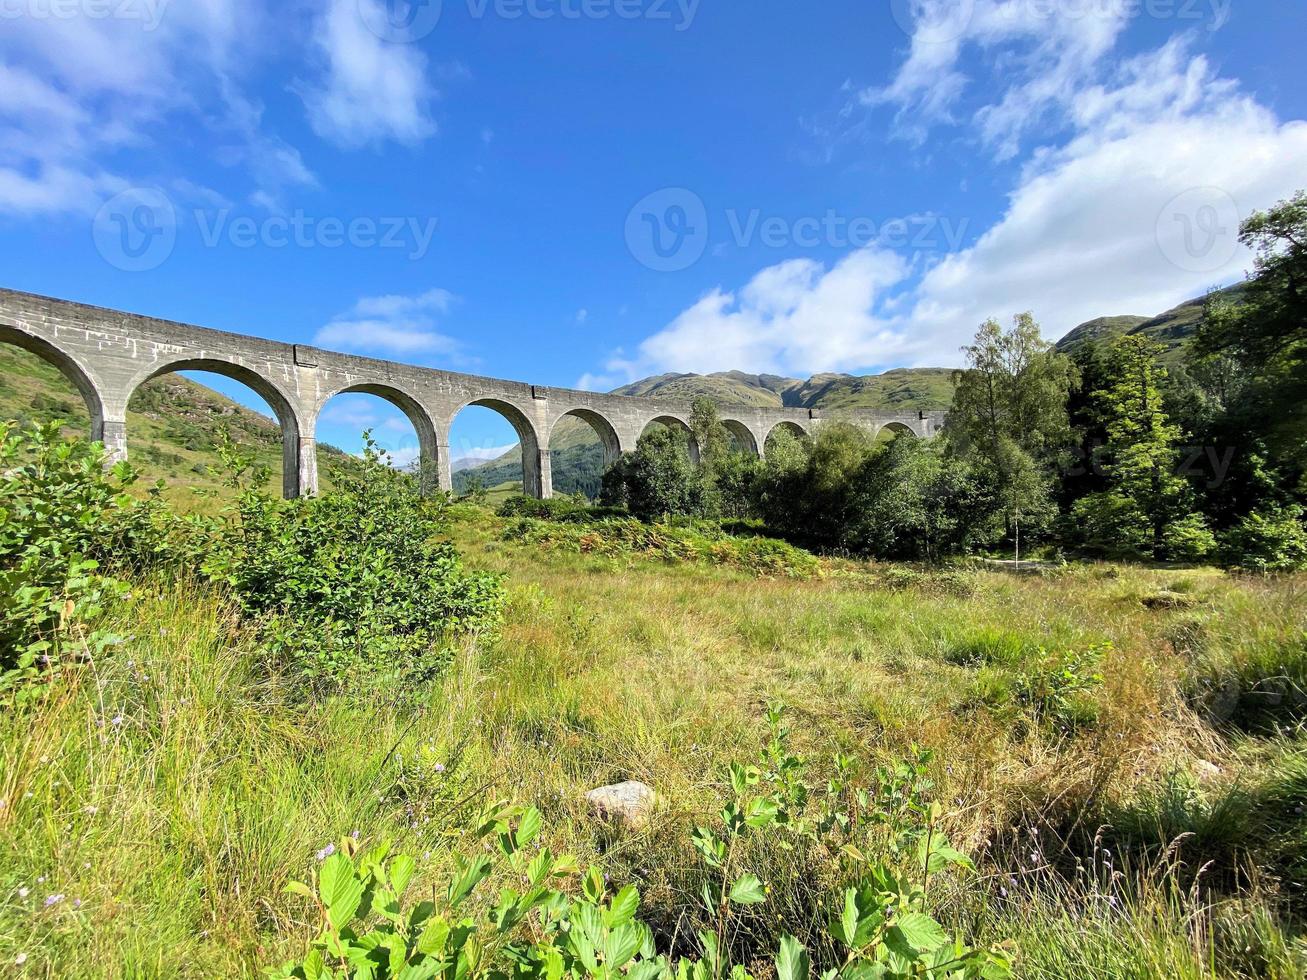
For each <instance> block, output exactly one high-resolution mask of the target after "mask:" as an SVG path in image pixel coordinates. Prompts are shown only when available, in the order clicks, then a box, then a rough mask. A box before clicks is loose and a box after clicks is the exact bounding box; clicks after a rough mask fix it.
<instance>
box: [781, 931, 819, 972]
mask: <svg viewBox="0 0 1307 980" xmlns="http://www.w3.org/2000/svg"><path fill="white" fill-rule="evenodd" d="M810 968H811V963H810V960H809V958H808V951H807V950H806V949H804V948H803V944H802V943H800V942H799V941H798V940H797V939H795V938H794V937H793V936H782V937H781V948H780V950H779V951H778V952H777V953H776V980H808V971H809V969H810Z"/></svg>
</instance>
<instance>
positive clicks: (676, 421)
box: [640, 415, 699, 466]
mask: <svg viewBox="0 0 1307 980" xmlns="http://www.w3.org/2000/svg"><path fill="white" fill-rule="evenodd" d="M651 425H663V426H666V427H667V428H669V429H671V430H672V431H673V432H683V433H685V437H686V439H687V440H689V441H688V444H687V445H688V449H689V452H690V462H692V463H694V464H695V465H696V466H698V465H699V442H698V440H697V439H695V438H694V430H693V429H691V428H690V423H689V422H687V421H685V419H683V418H680V417H678V416H676V415H656V416H654V417H653V418H651V419H649V420H648V421H647V422H645V424H644V425H643V426H641V428H640V435H644V434H645V433H646V432H648V431H649V426H651Z"/></svg>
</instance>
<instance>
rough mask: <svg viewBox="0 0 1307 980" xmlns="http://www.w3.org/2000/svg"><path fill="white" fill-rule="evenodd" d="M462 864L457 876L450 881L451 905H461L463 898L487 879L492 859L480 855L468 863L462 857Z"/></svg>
mask: <svg viewBox="0 0 1307 980" xmlns="http://www.w3.org/2000/svg"><path fill="white" fill-rule="evenodd" d="M458 863H459V864H460V865H463V866H462V867H461V868H460V869H459V873H458V875H457V877H455V878H454V880H453V881H451V882H450V883H449V904H450V905H451V906H457V905H459V904H460V903H461V902H462V901H463V899H465V898H467V896H468V895H470V894H471V892H472V889H474V888H476V886H477V885H479V884H481V882H483V881H485V879H486V876H487V875H489V874H490V859H489V858H488V857H486V856H485V855H479V856H478V857H475V858H473V859H472V860H471V861H470V862H468V863H467V864H466V865H464V864H463V860H462V859H461V858H460V859H459V862H458Z"/></svg>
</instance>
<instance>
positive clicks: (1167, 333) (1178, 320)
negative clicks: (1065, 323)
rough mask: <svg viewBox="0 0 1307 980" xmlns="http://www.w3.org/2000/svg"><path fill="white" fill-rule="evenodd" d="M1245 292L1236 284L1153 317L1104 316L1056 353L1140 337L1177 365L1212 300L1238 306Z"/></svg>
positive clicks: (1082, 328) (1079, 329)
mask: <svg viewBox="0 0 1307 980" xmlns="http://www.w3.org/2000/svg"><path fill="white" fill-rule="evenodd" d="M1245 288H1246V287H1245V285H1244V284H1243V283H1241V282H1239V283H1235V284H1234V285H1233V286H1226V287H1225V288H1224V289H1218V290H1215V291H1214V292H1212V293H1209V294H1205V295H1203V296H1198V297H1195V298H1194V299H1191V300H1186V301H1185V302H1183V303H1181V304H1180V305H1179V306H1176V307H1173V308H1172V309H1169V310H1167V311H1166V312H1165V313H1162V314H1160V315H1159V316H1154V317H1146V316H1101V317H1099V318H1098V319H1096V320H1089V321H1088V322H1086V323H1082V324H1080V326H1078V327H1076V328H1075V329H1074V330H1072V331H1071V332H1070V333H1068V334H1067V335H1066V336H1065V337H1063V338H1062V339H1061V340H1059V341H1058V342H1057V349H1058V350H1060V351H1062V353H1064V354H1070V353H1073V352H1074V351H1075V350H1076V348H1078V347H1080V346H1081V345H1083V344H1085V343H1087V342H1089V341H1101V340H1111V339H1113V338H1115V337H1122V336H1126V335H1139V336H1144V337H1148V338H1149V339H1150V340H1153V341H1155V342H1156V343H1159V344H1161V345H1162V346H1163V347H1165V348H1166V353H1165V354H1164V355H1163V359H1164V360H1168V361H1174V360H1177V359H1179V358H1180V356H1181V351H1182V350H1183V348H1184V345H1185V344H1186V343H1187V342H1188V341H1189V339H1190V338H1191V337H1192V336H1193V335H1194V334H1195V333H1197V332H1198V324H1199V323H1200V322H1202V319H1203V309H1204V307H1205V306H1206V304H1207V303H1208V302H1209V300H1212V299H1218V300H1224V301H1226V302H1229V303H1236V304H1237V303H1239V302H1240V301H1241V299H1242V297H1243V293H1244V289H1245Z"/></svg>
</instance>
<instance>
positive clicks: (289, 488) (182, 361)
mask: <svg viewBox="0 0 1307 980" xmlns="http://www.w3.org/2000/svg"><path fill="white" fill-rule="evenodd" d="M178 371H207V372H209V373H210V374H218V375H221V376H222V377H224V378H231V379H232V380H233V381H239V382H240V383H241V384H243V385H245V386H246V387H247V388H249V389H250V390H251V391H253V392H254V393H255V394H257V395H258V396H259V397H260V398H262V399H263V400H264V401H265V402H267V403H268V407H269V408H271V409H272V412H273V414H274V415H275V416H276V417H277V423H278V425H280V426H281V467H282V469H281V488H282V494H283V495H284V496H285V497H287V498H292V497H298V496H301V495H302V494H311V493H316V492H317V489H318V472H317V461H316V459H314V458H313V453H312V449H313V434H312V432H311V431H306V430H305V428H304V420H305V416H306V415H308V413H307V412H304V411H303V410H301V408H300V406H299V405H298V404H297V402H296V399H295V397H294V396H293V395H292V394H291V393H290V392H288V391H286V390H284V389H283V388H282V387H281V386H280V385H278V384H276V383H275V382H274V381H272V380H270V379H269V378H267V377H266V376H264V375H262V374H259V373H258V372H257V371H255V370H254V369H253V368H250V367H248V366H247V365H244V364H241V363H239V362H238V361H229V360H225V359H223V358H218V357H212V356H201V357H178V358H173V359H161V360H158V361H156V362H154V363H153V364H151V365H150V368H149V370H147V371H144V372H142V373H140V374H138V375H137V376H136V377H135V378H133V379H132V380H131V381H130V382H128V383H127V385H126V386H125V387H124V389H123V390H122V391H120V392H118V393H117V397H118V400H119V401H120V402H121V405H120V406H118V409H119V410H120V411H121V413H122V416H121V417H122V418H123V419H124V422H123V425H124V438H123V447H122V448H123V452H124V453H125V452H126V449H127V440H126V435H125V428H126V421H125V420H126V414H127V405H128V403H129V402H130V401H131V398H132V395H133V394H134V393H135V392H136V389H137V388H139V387H140V386H141V385H143V384H145V383H146V382H147V381H151V380H153V379H154V378H158V377H161V376H162V375H165V374H175V373H176V372H178ZM315 417H316V416H315ZM306 445H307V447H308V448H309V450H310V452H309V453H308V454H307V455H308V459H307V461H306V458H305V456H306V454H305V452H304V448H305V446H306Z"/></svg>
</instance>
